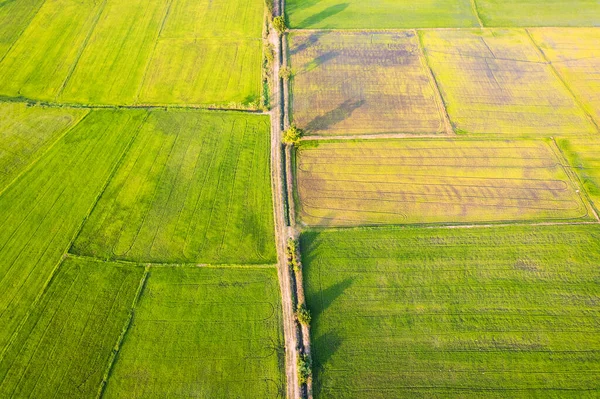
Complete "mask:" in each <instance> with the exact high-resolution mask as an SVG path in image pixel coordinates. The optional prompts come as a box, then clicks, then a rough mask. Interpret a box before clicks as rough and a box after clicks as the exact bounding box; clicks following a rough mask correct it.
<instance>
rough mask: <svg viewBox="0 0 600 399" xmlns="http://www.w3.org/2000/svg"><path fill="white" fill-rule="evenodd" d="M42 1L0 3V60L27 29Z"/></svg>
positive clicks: (25, 0)
mask: <svg viewBox="0 0 600 399" xmlns="http://www.w3.org/2000/svg"><path fill="white" fill-rule="evenodd" d="M42 4H44V0H15V1H4V2H2V3H0V60H1V59H2V57H3V56H4V54H6V52H7V51H8V50H9V49H10V47H11V46H12V45H13V43H14V42H15V41H16V40H17V39H18V38H19V36H20V35H21V33H23V31H24V30H25V28H27V25H29V22H31V20H32V19H33V17H34V16H35V14H36V13H37V12H38V10H39V9H40V7H41V6H42Z"/></svg>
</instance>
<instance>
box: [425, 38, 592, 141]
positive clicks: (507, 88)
mask: <svg viewBox="0 0 600 399" xmlns="http://www.w3.org/2000/svg"><path fill="white" fill-rule="evenodd" d="M419 34H420V35H421V39H422V42H423V46H424V48H425V52H426V54H427V59H428V61H429V65H430V66H431V69H432V71H433V73H434V75H435V77H436V79H437V82H438V85H439V87H440V91H441V93H442V96H443V97H444V100H445V103H446V105H447V110H448V114H449V115H450V120H451V122H452V123H453V124H454V126H455V127H456V129H457V130H458V131H463V132H467V133H477V134H481V133H484V134H502V135H509V134H510V135H532V136H533V135H554V134H563V135H579V134H586V133H595V132H596V128H595V126H594V125H593V124H592V123H591V122H590V121H589V120H588V118H587V116H586V115H585V113H584V111H583V109H582V108H581V107H580V106H579V105H578V104H577V102H576V101H575V99H574V98H573V96H572V94H571V93H570V92H569V90H568V89H567V88H566V87H565V86H564V84H563V83H562V82H561V80H560V79H559V78H558V77H557V76H556V75H555V73H554V72H553V70H552V68H551V67H550V65H548V63H547V61H546V59H545V58H544V57H543V55H542V54H541V52H540V51H539V49H538V48H537V47H536V46H535V44H534V43H533V42H532V40H531V39H530V38H529V37H528V35H527V33H526V32H525V31H522V30H516V29H510V30H499V29H484V30H468V31H467V30H452V31H448V30H446V31H420V32H419Z"/></svg>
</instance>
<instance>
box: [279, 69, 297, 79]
mask: <svg viewBox="0 0 600 399" xmlns="http://www.w3.org/2000/svg"><path fill="white" fill-rule="evenodd" d="M279 76H281V78H282V79H283V80H290V79H291V78H292V76H294V73H293V72H292V68H290V67H284V68H281V69H280V70H279Z"/></svg>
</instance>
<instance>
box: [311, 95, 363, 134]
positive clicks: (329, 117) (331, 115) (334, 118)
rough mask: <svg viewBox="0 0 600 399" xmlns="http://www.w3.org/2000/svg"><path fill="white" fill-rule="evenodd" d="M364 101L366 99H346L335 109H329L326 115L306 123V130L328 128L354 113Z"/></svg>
mask: <svg viewBox="0 0 600 399" xmlns="http://www.w3.org/2000/svg"><path fill="white" fill-rule="evenodd" d="M364 103H365V100H358V101H353V100H346V101H344V102H343V103H341V104H340V105H339V106H338V107H337V108H336V109H334V110H333V111H329V112H327V113H326V114H325V115H321V116H317V117H316V118H315V119H313V120H312V121H310V122H309V123H308V124H307V125H306V130H307V131H309V132H311V131H318V130H326V129H327V128H329V127H331V126H333V125H335V124H337V123H340V122H341V121H343V120H345V119H347V118H349V117H350V116H351V115H352V113H353V112H354V111H356V110H357V109H358V108H360V107H362V106H363V104H364Z"/></svg>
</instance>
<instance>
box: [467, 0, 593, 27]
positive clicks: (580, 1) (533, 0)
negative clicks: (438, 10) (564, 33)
mask: <svg viewBox="0 0 600 399" xmlns="http://www.w3.org/2000/svg"><path fill="white" fill-rule="evenodd" d="M474 2H475V4H476V5H477V11H478V13H479V16H480V18H481V21H482V23H483V24H484V26H500V27H510V26H600V3H598V2H597V1H595V0H569V1H563V0H527V1H522V0H474Z"/></svg>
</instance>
